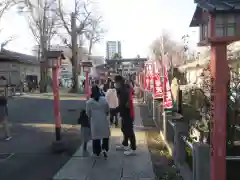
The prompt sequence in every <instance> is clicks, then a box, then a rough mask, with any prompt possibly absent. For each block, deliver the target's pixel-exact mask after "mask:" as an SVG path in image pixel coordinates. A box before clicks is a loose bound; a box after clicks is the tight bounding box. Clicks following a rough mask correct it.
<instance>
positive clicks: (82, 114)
mask: <svg viewBox="0 0 240 180" xmlns="http://www.w3.org/2000/svg"><path fill="white" fill-rule="evenodd" d="M84 116H87V113H86V110H85V109H83V110H81V112H80V117H84Z"/></svg>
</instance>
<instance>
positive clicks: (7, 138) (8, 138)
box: [4, 136, 12, 141]
mask: <svg viewBox="0 0 240 180" xmlns="http://www.w3.org/2000/svg"><path fill="white" fill-rule="evenodd" d="M11 139H12V136H9V137H6V138H5V139H4V140H5V141H10V140H11Z"/></svg>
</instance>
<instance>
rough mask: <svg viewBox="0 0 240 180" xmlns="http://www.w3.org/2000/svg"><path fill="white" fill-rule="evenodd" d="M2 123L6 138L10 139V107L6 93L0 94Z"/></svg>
mask: <svg viewBox="0 0 240 180" xmlns="http://www.w3.org/2000/svg"><path fill="white" fill-rule="evenodd" d="M0 124H2V126H3V129H4V131H5V138H4V139H5V140H6V141H9V140H11V139H12V137H11V133H10V130H9V126H8V107H7V98H6V97H5V95H3V94H1V96H0Z"/></svg>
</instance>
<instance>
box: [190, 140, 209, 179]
mask: <svg viewBox="0 0 240 180" xmlns="http://www.w3.org/2000/svg"><path fill="white" fill-rule="evenodd" d="M193 180H210V147H209V145H208V144H203V143H199V142H196V143H193Z"/></svg>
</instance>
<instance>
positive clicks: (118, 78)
mask: <svg viewBox="0 0 240 180" xmlns="http://www.w3.org/2000/svg"><path fill="white" fill-rule="evenodd" d="M114 81H115V82H118V83H124V78H123V77H122V76H120V75H117V76H115V78H114Z"/></svg>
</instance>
